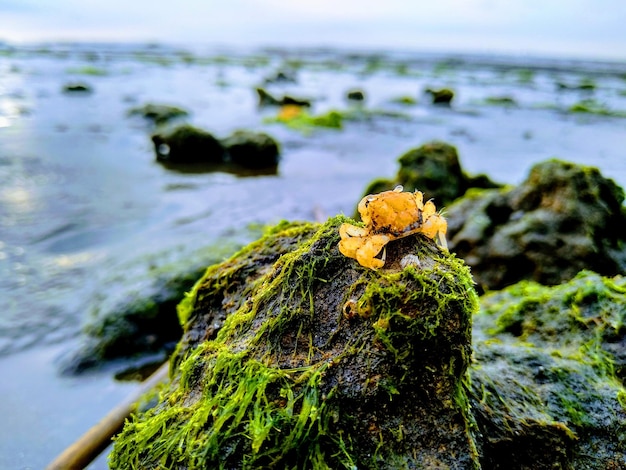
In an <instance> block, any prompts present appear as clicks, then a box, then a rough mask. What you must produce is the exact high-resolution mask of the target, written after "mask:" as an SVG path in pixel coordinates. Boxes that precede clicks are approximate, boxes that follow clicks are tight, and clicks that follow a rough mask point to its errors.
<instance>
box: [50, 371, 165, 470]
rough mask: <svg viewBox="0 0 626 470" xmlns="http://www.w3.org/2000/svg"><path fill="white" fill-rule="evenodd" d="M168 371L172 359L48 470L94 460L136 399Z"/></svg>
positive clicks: (61, 469) (67, 468)
mask: <svg viewBox="0 0 626 470" xmlns="http://www.w3.org/2000/svg"><path fill="white" fill-rule="evenodd" d="M168 372H169V361H166V362H165V363H164V364H163V365H161V367H159V368H158V369H157V370H156V371H155V372H154V373H153V374H152V375H151V376H150V377H148V378H147V379H146V380H145V381H144V382H142V383H141V386H140V387H139V389H138V390H136V391H135V392H133V393H132V394H131V395H130V396H129V397H127V398H126V399H125V400H124V401H122V402H121V403H120V404H119V405H117V406H116V407H115V408H113V409H112V410H111V411H110V412H109V413H108V414H107V415H106V416H105V417H104V418H102V420H101V421H100V422H99V423H98V424H96V425H95V426H93V427H92V428H91V429H89V430H88V431H87V432H86V433H85V434H83V435H82V436H81V437H80V438H79V439H78V440H77V441H76V442H74V443H73V444H72V445H70V446H69V447H68V448H67V449H65V450H64V451H63V452H62V453H61V454H60V455H59V456H58V457H57V458H56V459H54V460H53V461H52V463H50V465H48V466H47V467H46V470H73V469H76V470H78V469H83V468H85V467H86V466H87V465H89V464H90V463H91V462H93V461H94V460H95V458H96V457H98V455H100V454H101V453H102V451H103V450H104V449H106V448H107V447H108V446H109V445H110V444H111V438H112V437H113V436H114V435H115V434H117V433H118V432H119V431H120V430H121V429H122V427H123V426H124V422H125V421H126V418H128V417H129V416H130V414H131V413H132V412H133V411H134V406H135V404H136V403H137V401H138V400H139V399H140V398H141V397H142V395H144V394H145V393H146V392H148V391H150V390H152V389H153V388H154V387H156V386H157V385H158V384H159V383H161V382H164V381H165V379H167V377H168Z"/></svg>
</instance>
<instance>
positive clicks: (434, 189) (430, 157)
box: [364, 141, 500, 206]
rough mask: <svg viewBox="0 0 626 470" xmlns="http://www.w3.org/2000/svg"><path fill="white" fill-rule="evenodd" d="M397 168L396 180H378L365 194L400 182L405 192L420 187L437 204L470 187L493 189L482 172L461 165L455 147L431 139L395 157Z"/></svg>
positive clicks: (456, 196)
mask: <svg viewBox="0 0 626 470" xmlns="http://www.w3.org/2000/svg"><path fill="white" fill-rule="evenodd" d="M398 162H399V163H400V169H399V170H398V173H397V174H396V177H395V179H377V180H374V181H373V182H372V183H370V185H369V186H368V187H367V188H366V190H365V193H364V194H373V193H377V192H380V191H385V190H390V189H393V188H394V187H395V186H397V185H402V186H403V187H404V190H405V191H415V190H419V191H422V192H423V193H424V196H425V198H426V199H431V198H432V199H434V200H435V202H436V204H437V206H446V205H448V204H451V203H452V201H454V200H455V199H457V198H459V197H461V196H463V195H464V194H465V192H466V191H467V190H468V189H470V188H496V187H499V186H500V185H498V184H497V183H494V182H493V181H491V180H490V179H489V178H488V177H487V176H485V175H476V176H470V175H468V174H467V173H465V171H463V169H462V168H461V163H460V161H459V155H458V152H457V150H456V147H454V146H452V145H449V144H447V143H445V142H438V141H433V142H429V143H426V144H424V145H422V146H420V147H417V148H414V149H411V150H409V151H408V152H406V153H404V154H403V155H401V156H400V158H399V159H398Z"/></svg>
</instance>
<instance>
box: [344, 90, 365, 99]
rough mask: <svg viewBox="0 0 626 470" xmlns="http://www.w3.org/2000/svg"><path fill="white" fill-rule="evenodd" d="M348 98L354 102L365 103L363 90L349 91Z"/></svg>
mask: <svg viewBox="0 0 626 470" xmlns="http://www.w3.org/2000/svg"><path fill="white" fill-rule="evenodd" d="M346 98H347V99H349V100H352V101H363V100H365V93H364V92H363V90H349V91H348V92H347V93H346Z"/></svg>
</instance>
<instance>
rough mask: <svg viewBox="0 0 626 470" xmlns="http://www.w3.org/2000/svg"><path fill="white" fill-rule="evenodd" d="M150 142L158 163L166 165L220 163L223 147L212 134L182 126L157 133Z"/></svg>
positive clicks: (185, 125) (186, 125)
mask: <svg viewBox="0 0 626 470" xmlns="http://www.w3.org/2000/svg"><path fill="white" fill-rule="evenodd" d="M152 142H153V144H154V150H155V153H156V158H157V160H158V161H160V162H163V163H168V164H178V163H183V164H189V163H192V164H193V163H196V164H197V163H204V164H207V163H212V164H216V163H221V162H222V161H223V160H224V147H223V146H222V144H221V142H220V141H219V140H218V139H217V138H216V137H214V136H213V134H211V133H209V132H207V131H205V130H203V129H199V128H197V127H194V126H191V125H189V124H183V125H180V126H178V127H175V128H174V129H169V130H165V131H162V132H157V133H155V134H153V135H152Z"/></svg>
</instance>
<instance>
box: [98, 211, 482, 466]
mask: <svg viewBox="0 0 626 470" xmlns="http://www.w3.org/2000/svg"><path fill="white" fill-rule="evenodd" d="M345 220H347V219H345V218H343V217H335V218H332V219H330V220H329V221H328V222H326V223H325V224H323V225H314V224H291V225H290V224H282V225H279V226H278V227H276V228H275V229H274V230H273V231H271V232H270V233H268V234H267V235H266V236H265V237H264V238H262V239H261V240H259V241H258V242H255V243H253V244H251V245H250V246H248V247H247V248H245V249H244V250H242V251H241V252H239V253H238V254H237V255H235V256H234V257H233V258H231V259H230V260H228V261H226V262H224V263H222V264H220V265H215V266H212V267H210V268H209V269H208V270H207V273H206V275H205V276H204V278H202V279H201V280H200V281H199V282H198V283H197V284H196V286H195V288H194V289H193V291H192V292H191V293H190V294H189V295H188V296H187V297H186V299H185V300H184V301H183V302H182V303H181V305H180V306H179V314H180V317H181V321H182V322H183V324H184V329H185V333H184V337H183V340H182V341H181V342H180V343H179V346H178V348H177V351H176V354H175V355H174V357H173V359H172V369H171V375H172V378H173V380H172V384H171V386H170V388H169V389H168V390H166V391H164V392H163V393H162V395H161V402H160V403H159V404H158V405H157V406H156V407H155V408H153V409H152V410H149V411H147V412H145V413H142V414H139V415H138V416H136V417H135V418H134V419H133V420H132V421H129V422H127V424H126V426H125V428H124V430H123V432H122V433H121V434H120V435H119V436H118V438H117V440H116V442H115V446H114V449H113V452H112V454H111V456H110V465H111V467H112V468H135V467H141V468H163V467H166V468H170V467H173V466H177V467H180V468H187V469H195V468H232V469H236V468H268V467H275V468H337V469H338V468H382V469H397V468H458V469H465V468H468V469H474V468H478V467H479V462H478V455H477V453H476V448H475V446H474V440H473V436H472V421H471V418H470V416H469V408H468V407H467V396H466V385H467V382H466V379H467V377H466V369H467V367H468V364H469V360H470V321H471V315H472V313H473V312H474V311H475V310H476V307H477V297H476V294H475V291H474V290H473V288H472V281H471V277H470V275H469V271H468V270H467V268H466V267H465V266H464V265H463V263H462V261H460V260H459V259H457V258H456V257H454V256H453V255H451V254H449V253H447V252H444V251H440V250H439V249H438V248H437V246H436V245H434V243H432V242H431V241H430V240H428V239H425V238H423V237H421V236H411V237H406V238H403V239H400V240H397V241H394V242H391V243H389V245H388V247H387V262H386V264H385V269H381V270H378V271H373V270H370V269H366V268H363V267H361V266H360V265H359V264H358V263H356V261H354V260H352V259H351V258H346V257H344V256H342V255H341V254H340V253H339V251H338V249H337V243H338V241H339V234H338V228H339V225H341V223H342V222H344V221H345ZM416 260H419V261H416ZM417 264H419V267H418V266H417ZM402 266H405V267H404V268H403V267H402Z"/></svg>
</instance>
